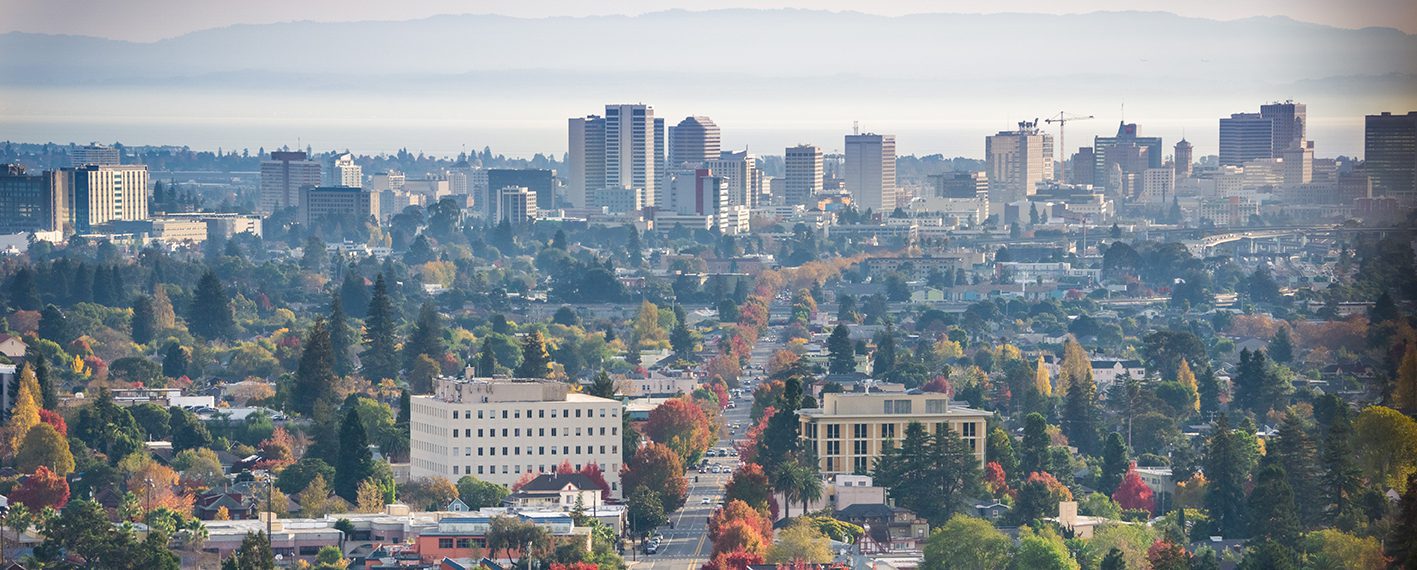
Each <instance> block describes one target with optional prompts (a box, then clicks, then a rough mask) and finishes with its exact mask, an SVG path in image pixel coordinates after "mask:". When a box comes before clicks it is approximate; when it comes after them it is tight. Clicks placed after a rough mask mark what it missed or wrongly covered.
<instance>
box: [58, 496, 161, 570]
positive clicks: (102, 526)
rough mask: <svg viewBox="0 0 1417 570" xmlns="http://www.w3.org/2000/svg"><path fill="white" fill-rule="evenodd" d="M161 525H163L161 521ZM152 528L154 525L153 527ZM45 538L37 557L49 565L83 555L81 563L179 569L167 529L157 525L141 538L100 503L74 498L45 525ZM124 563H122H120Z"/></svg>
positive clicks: (153, 569) (150, 569)
mask: <svg viewBox="0 0 1417 570" xmlns="http://www.w3.org/2000/svg"><path fill="white" fill-rule="evenodd" d="M157 526H158V527H161V526H162V525H157ZM150 528H151V527H150ZM43 534H44V536H45V539H44V542H43V543H42V544H40V546H39V547H37V548H36V549H35V552H34V555H35V558H37V559H39V560H40V561H41V562H44V563H46V564H45V566H46V567H50V566H54V567H67V566H68V564H66V563H65V562H67V560H66V559H69V558H72V557H75V556H77V557H79V558H82V559H83V560H84V562H82V563H80V564H79V566H81V567H100V568H104V567H110V566H111V565H121V567H124V568H145V569H149V570H177V568H178V567H179V561H178V558H177V554H176V553H174V552H173V551H172V550H171V549H170V548H169V539H170V538H172V537H170V536H168V534H167V533H166V532H163V531H161V530H158V528H153V530H152V531H151V532H149V533H148V535H147V538H145V539H139V538H138V535H137V533H135V532H134V531H133V529H132V527H131V526H116V525H113V524H112V523H110V522H109V521H108V516H107V513H105V512H104V510H103V507H102V506H100V505H99V504H98V503H96V502H94V501H89V500H81V501H74V502H72V503H70V504H69V505H68V506H66V507H65V508H64V509H63V510H61V511H59V513H58V515H57V516H55V517H53V518H51V519H50V520H49V521H48V522H47V523H45V525H44V529H43ZM120 563H121V564H120Z"/></svg>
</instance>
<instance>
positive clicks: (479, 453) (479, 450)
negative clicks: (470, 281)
mask: <svg viewBox="0 0 1417 570" xmlns="http://www.w3.org/2000/svg"><path fill="white" fill-rule="evenodd" d="M477 456H478V457H482V448H481V447H479V448H477Z"/></svg>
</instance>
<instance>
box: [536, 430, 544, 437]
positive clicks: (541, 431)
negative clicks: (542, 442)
mask: <svg viewBox="0 0 1417 570" xmlns="http://www.w3.org/2000/svg"><path fill="white" fill-rule="evenodd" d="M536 435H539V436H541V437H546V428H536Z"/></svg>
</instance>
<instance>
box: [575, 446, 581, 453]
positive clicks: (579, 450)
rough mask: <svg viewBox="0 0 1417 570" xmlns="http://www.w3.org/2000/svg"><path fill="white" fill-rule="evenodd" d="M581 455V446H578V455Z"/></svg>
mask: <svg viewBox="0 0 1417 570" xmlns="http://www.w3.org/2000/svg"><path fill="white" fill-rule="evenodd" d="M580 454H581V446H579V445H577V446H576V455H580Z"/></svg>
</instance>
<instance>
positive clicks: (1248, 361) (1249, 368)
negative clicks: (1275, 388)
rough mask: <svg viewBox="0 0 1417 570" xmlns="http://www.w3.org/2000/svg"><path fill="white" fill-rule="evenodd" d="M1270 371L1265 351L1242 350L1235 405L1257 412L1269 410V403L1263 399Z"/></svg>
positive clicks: (1236, 383) (1236, 370) (1237, 372)
mask: <svg viewBox="0 0 1417 570" xmlns="http://www.w3.org/2000/svg"><path fill="white" fill-rule="evenodd" d="M1269 373H1270V372H1269V362H1268V360H1267V359H1266V358H1265V354H1264V351H1262V350H1256V351H1254V352H1250V350H1249V349H1243V350H1241V351H1240V363H1239V364H1238V365H1237V366H1236V369H1235V402H1234V403H1235V405H1236V406H1239V407H1240V408H1244V409H1246V410H1253V411H1255V412H1256V413H1263V412H1265V411H1268V409H1269V408H1268V404H1267V403H1265V402H1263V401H1262V400H1263V391H1264V385H1265V382H1266V379H1265V376H1266V375H1267V374H1269Z"/></svg>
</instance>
